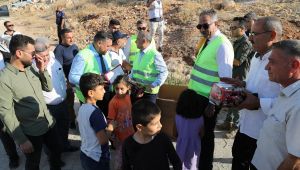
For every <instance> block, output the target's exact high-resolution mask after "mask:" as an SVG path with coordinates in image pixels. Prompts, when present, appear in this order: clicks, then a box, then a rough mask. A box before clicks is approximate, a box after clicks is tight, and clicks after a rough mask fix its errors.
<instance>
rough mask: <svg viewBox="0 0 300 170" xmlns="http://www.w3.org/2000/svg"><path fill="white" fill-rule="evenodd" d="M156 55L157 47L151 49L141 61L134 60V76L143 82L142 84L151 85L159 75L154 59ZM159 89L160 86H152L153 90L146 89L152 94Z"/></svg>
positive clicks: (137, 80)
mask: <svg viewBox="0 0 300 170" xmlns="http://www.w3.org/2000/svg"><path fill="white" fill-rule="evenodd" d="M155 55H156V50H155V49H149V51H147V52H146V53H145V54H144V56H143V57H142V58H141V61H140V62H139V61H138V58H137V60H135V61H134V62H133V68H132V78H133V79H134V80H135V81H136V82H138V83H140V84H142V85H144V86H145V85H150V84H152V83H153V82H154V81H155V80H156V79H157V76H158V75H159V72H158V71H157V70H156V68H155V65H154V59H155ZM158 91H159V86H157V87H155V88H152V89H151V91H146V92H147V93H150V94H157V93H158Z"/></svg>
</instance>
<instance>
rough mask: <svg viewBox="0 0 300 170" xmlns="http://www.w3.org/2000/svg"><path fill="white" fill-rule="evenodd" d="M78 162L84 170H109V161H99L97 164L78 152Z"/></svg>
mask: <svg viewBox="0 0 300 170" xmlns="http://www.w3.org/2000/svg"><path fill="white" fill-rule="evenodd" d="M80 161H81V166H82V168H83V169H84V170H110V168H109V160H103V159H100V161H99V162H97V161H95V160H93V159H92V158H90V157H88V156H86V155H85V154H84V153H83V152H82V151H80Z"/></svg>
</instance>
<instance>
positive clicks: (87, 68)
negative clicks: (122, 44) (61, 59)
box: [75, 45, 111, 103]
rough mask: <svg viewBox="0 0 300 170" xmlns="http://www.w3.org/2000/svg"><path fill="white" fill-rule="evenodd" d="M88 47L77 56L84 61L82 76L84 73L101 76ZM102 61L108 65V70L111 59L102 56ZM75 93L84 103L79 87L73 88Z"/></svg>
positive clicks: (92, 53)
mask: <svg viewBox="0 0 300 170" xmlns="http://www.w3.org/2000/svg"><path fill="white" fill-rule="evenodd" d="M90 48H91V47H90V45H89V46H87V47H86V48H85V49H83V50H81V51H80V52H79V54H78V55H80V56H81V57H82V58H83V59H84V69H83V74H84V73H95V74H99V75H100V74H101V71H100V67H99V64H98V62H97V60H96V57H95V54H94V52H93V51H92V50H91V49H90ZM103 57H104V61H106V64H107V65H108V69H110V66H111V59H110V56H109V55H108V54H106V55H104V56H103ZM75 93H76V96H77V98H78V99H79V100H80V101H81V102H83V103H85V98H84V96H83V94H82V93H81V91H80V88H79V87H76V88H75Z"/></svg>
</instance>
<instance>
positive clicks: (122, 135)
mask: <svg viewBox="0 0 300 170" xmlns="http://www.w3.org/2000/svg"><path fill="white" fill-rule="evenodd" d="M145 5H146V6H147V7H148V10H149V11H148V13H149V23H150V31H149V32H148V22H146V21H144V20H138V21H137V22H136V29H137V31H136V34H134V35H127V34H125V33H123V32H122V28H121V22H120V21H119V20H117V19H111V20H110V22H109V24H108V31H104V30H103V31H98V32H96V34H95V35H94V38H93V41H92V42H91V43H90V44H87V46H86V47H85V48H83V49H79V48H78V47H77V45H76V44H75V43H74V42H73V32H72V30H71V29H69V28H66V26H65V13H64V11H63V8H61V7H59V8H58V9H57V11H56V17H57V18H56V24H57V31H58V37H59V41H58V45H57V46H56V47H55V49H54V51H51V50H50V43H49V40H48V39H47V38H44V37H39V38H37V39H35V40H34V39H32V38H31V37H29V36H26V35H24V34H22V33H19V32H17V31H15V30H14V29H13V26H14V24H13V23H12V22H11V21H6V22H5V23H4V26H5V27H6V29H7V31H5V32H4V34H3V35H2V36H1V41H3V42H2V43H1V48H0V51H1V53H0V57H1V58H0V66H1V68H0V69H1V72H0V119H1V121H0V125H1V126H0V129H1V130H0V137H1V141H2V143H3V146H4V148H5V151H6V153H7V155H8V157H9V167H10V168H16V167H18V166H19V155H18V153H17V151H16V145H17V146H18V147H19V148H20V150H21V151H22V152H23V153H24V155H25V157H26V163H25V169H26V170H37V169H39V164H40V159H41V153H42V150H44V152H45V153H46V155H47V156H48V160H49V166H50V169H51V170H59V169H61V167H63V166H64V165H65V163H64V162H63V161H62V160H61V154H62V153H63V152H74V151H78V150H79V148H78V147H76V146H72V145H71V144H70V142H69V140H68V134H69V128H75V127H76V126H78V129H79V132H80V137H81V146H80V155H78V156H79V157H80V161H81V165H82V168H83V169H85V170H96V169H104V170H108V169H113V170H119V169H123V170H133V169H141V170H147V169H149V170H153V169H158V170H160V169H162V170H163V169H170V167H173V169H174V170H179V169H190V170H195V169H201V170H211V169H213V154H214V145H215V143H214V138H215V136H214V129H215V126H216V119H217V115H218V113H219V112H220V110H221V106H218V105H216V104H215V103H214V102H212V101H210V100H209V95H210V91H211V89H212V86H213V84H214V83H216V82H220V81H222V82H225V83H228V84H232V85H234V86H237V87H243V88H245V89H246V92H245V93H246V97H245V99H244V101H243V102H242V103H240V104H239V105H237V106H234V107H232V108H229V109H228V114H227V118H226V120H225V123H224V125H223V126H230V128H232V127H236V128H237V129H238V131H237V133H236V135H235V138H234V144H233V147H232V156H233V159H232V169H233V170H244V169H245V170H246V169H247V170H248V169H251V170H252V169H253V170H255V169H259V170H273V169H279V170H287V169H291V170H296V169H300V147H299V142H300V141H299V139H300V138H299V135H298V132H299V130H298V129H300V124H299V123H297V122H298V119H299V121H300V116H299V113H298V111H300V110H299V109H300V107H299V106H298V105H297V98H300V92H298V90H299V89H300V81H299V79H300V40H281V38H282V35H283V31H282V24H281V22H280V20H279V19H278V18H276V17H269V16H267V17H257V16H256V14H255V13H254V12H250V13H247V14H246V15H245V16H243V17H234V18H233V19H232V23H231V25H230V30H231V36H232V38H233V39H234V42H231V41H230V40H229V39H228V38H227V36H226V35H225V34H223V33H222V32H221V31H220V30H219V28H218V16H217V12H216V11H215V10H213V9H209V10H203V11H202V12H201V13H200V15H199V22H198V25H197V26H196V27H197V29H198V30H199V32H200V35H201V36H200V39H199V41H198V43H197V45H196V50H195V51H196V54H195V55H196V60H195V64H194V66H193V68H192V70H191V76H190V80H189V82H188V84H187V89H186V90H184V91H183V92H182V93H181V94H180V97H179V99H178V102H177V107H176V116H175V123H176V130H177V144H176V148H174V146H173V144H172V142H171V140H170V138H169V137H168V136H167V135H165V134H163V133H162V132H161V128H162V124H161V123H160V119H161V116H162V115H161V114H162V113H161V110H160V108H159V107H158V106H157V105H156V99H157V97H158V96H157V95H158V93H159V90H160V86H162V85H163V84H164V82H165V81H166V79H167V77H168V69H167V66H166V63H165V61H164V59H163V55H162V53H161V52H162V51H163V35H164V33H163V32H164V24H165V23H164V19H163V7H162V5H163V4H162V0H148V1H147V3H146V4H145ZM156 32H158V33H159V37H158V38H157V37H155V36H156ZM156 40H158V41H157V42H156ZM120 68H122V69H120ZM116 70H118V71H116ZM120 70H121V71H120ZM112 74H113V75H114V76H111V75H112ZM75 94H76V97H77V98H78V99H79V101H80V104H81V106H80V108H79V110H78V114H77V115H75V111H74V98H75ZM75 122H77V124H76V123H75ZM112 149H114V150H115V154H114V155H113V156H112V155H111V154H110V153H111V150H112Z"/></svg>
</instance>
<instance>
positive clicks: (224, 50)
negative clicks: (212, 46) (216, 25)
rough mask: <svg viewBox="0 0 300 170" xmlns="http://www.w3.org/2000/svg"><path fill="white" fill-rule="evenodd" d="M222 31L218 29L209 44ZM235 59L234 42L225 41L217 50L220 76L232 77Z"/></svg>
mask: <svg viewBox="0 0 300 170" xmlns="http://www.w3.org/2000/svg"><path fill="white" fill-rule="evenodd" d="M221 34H222V33H221V31H220V30H217V31H216V32H215V34H214V35H213V36H212V37H211V38H210V39H209V41H208V44H209V43H210V42H212V40H214V39H215V38H217V36H219V35H221ZM233 59H234V51H233V47H232V44H231V43H230V42H229V41H228V42H227V41H224V43H222V44H221V45H220V47H219V49H218V52H217V63H218V69H219V70H218V73H219V77H229V78H231V77H232V67H233V66H232V65H233Z"/></svg>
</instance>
